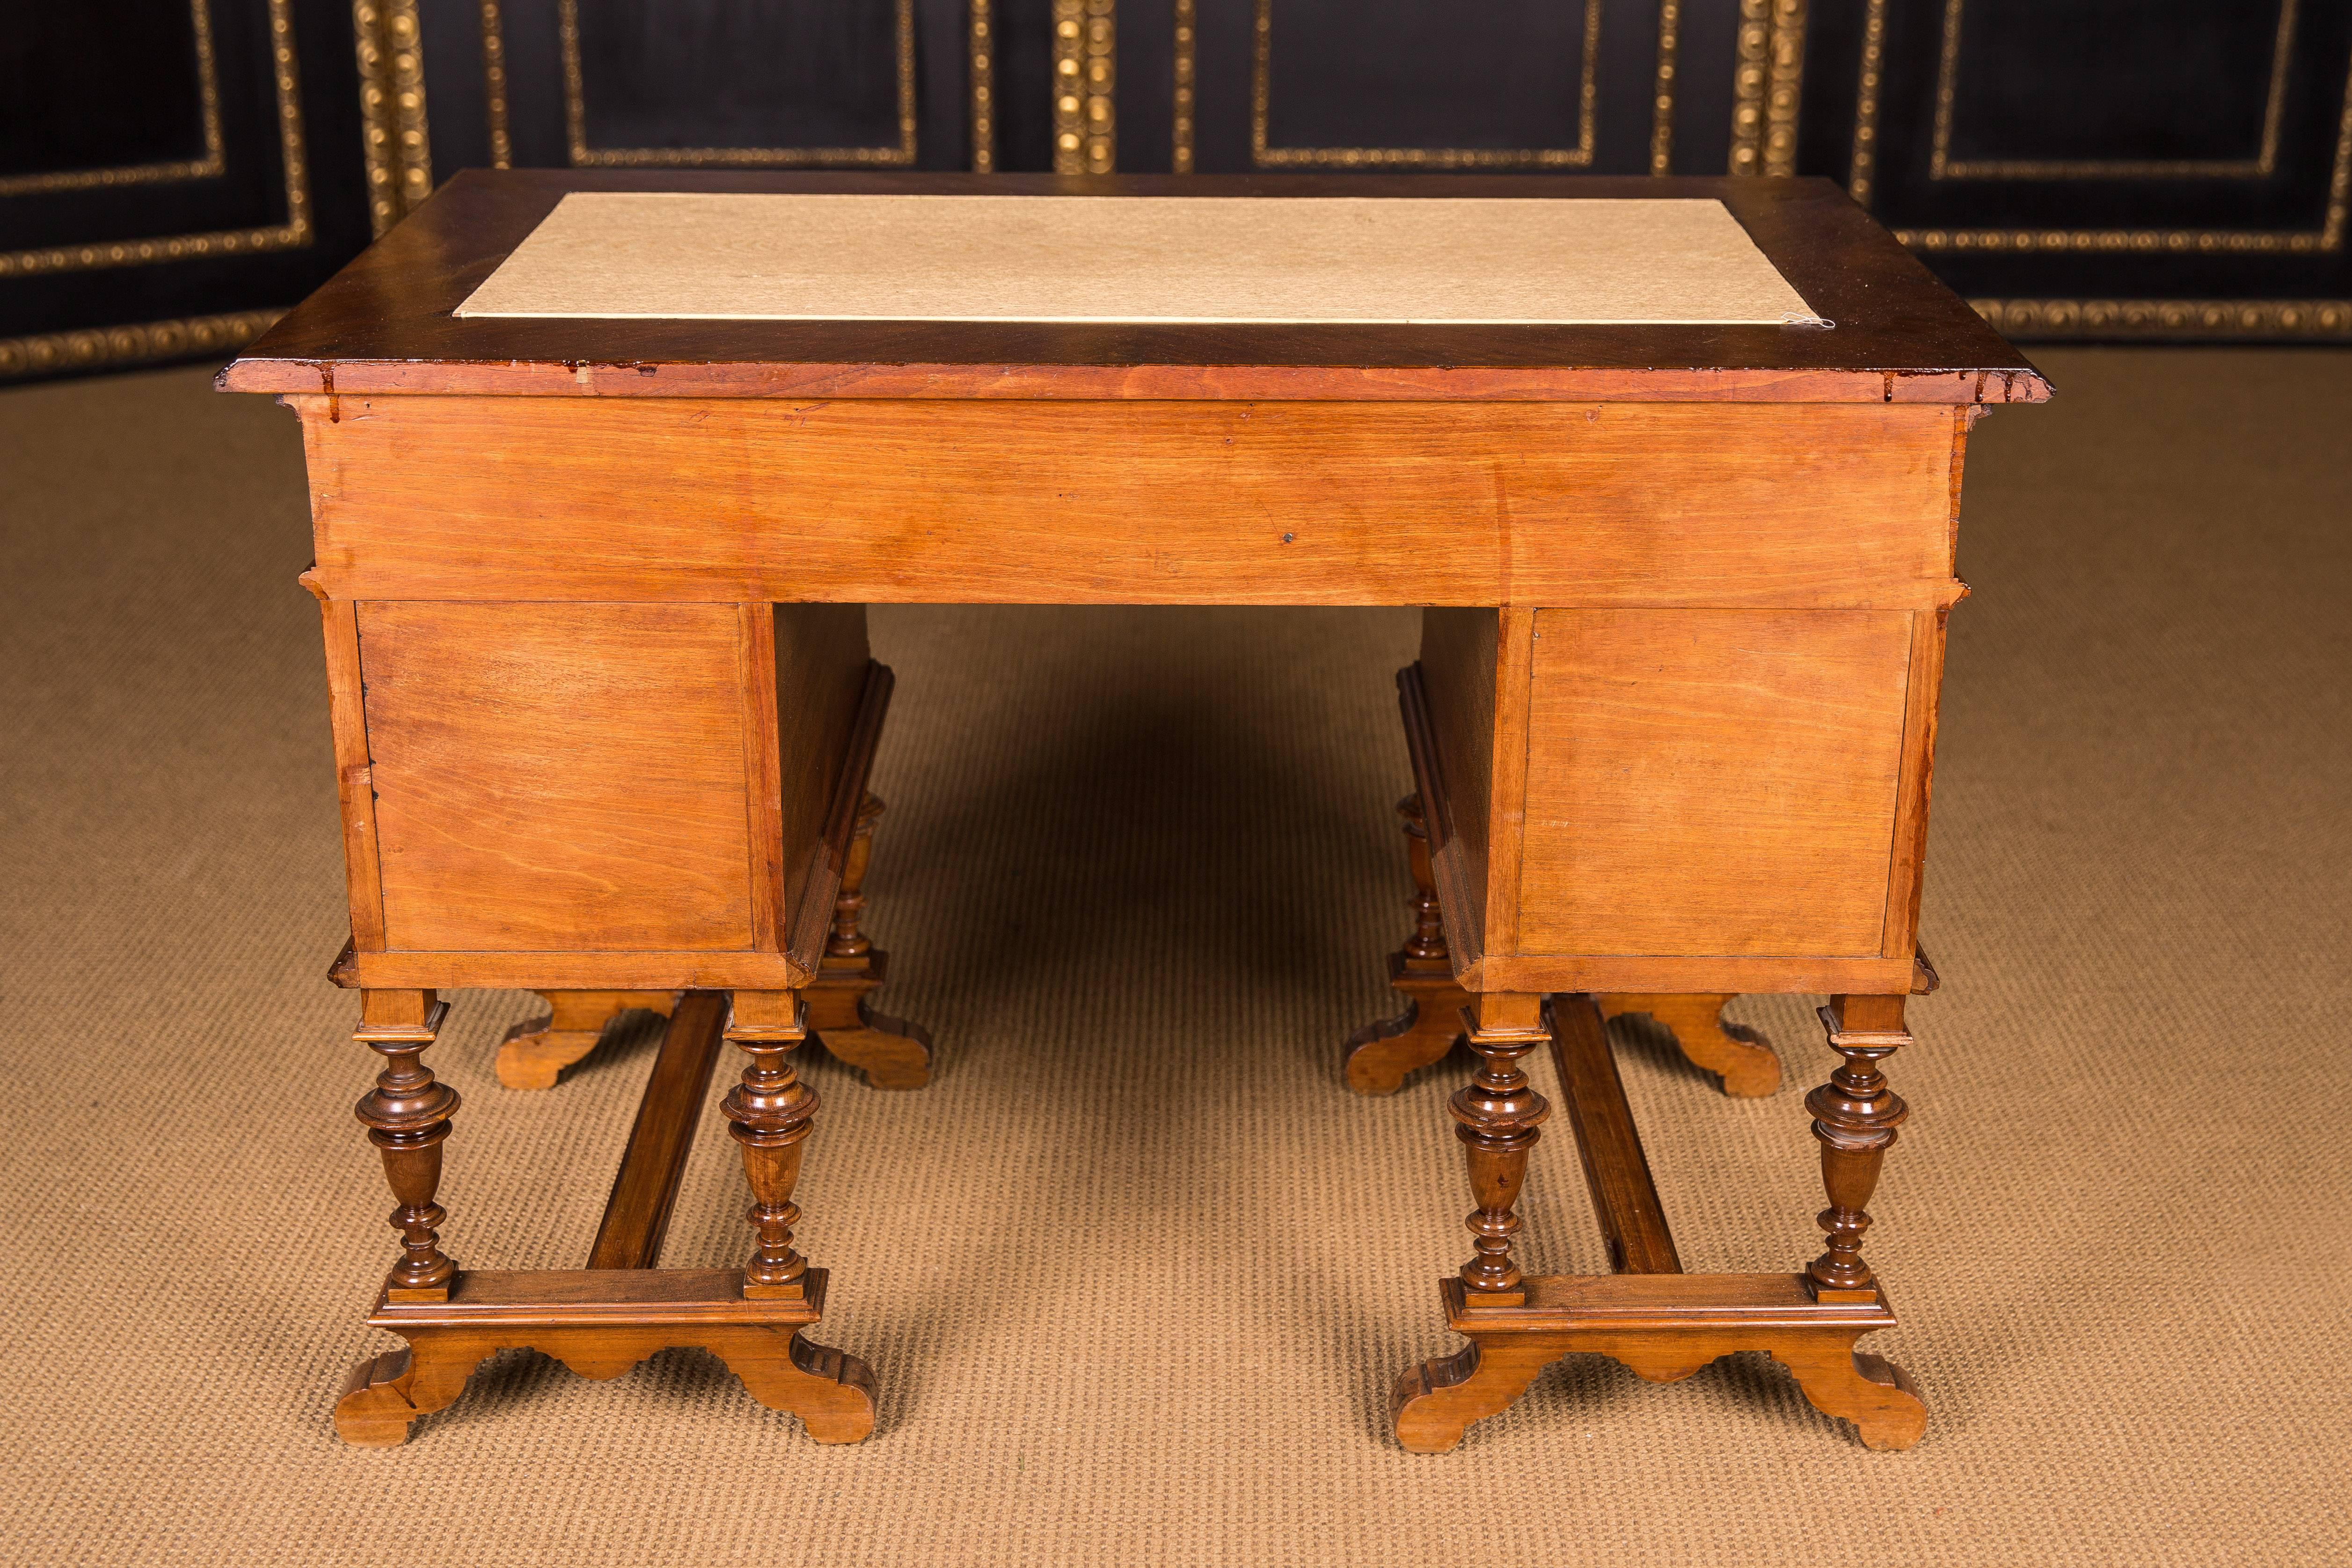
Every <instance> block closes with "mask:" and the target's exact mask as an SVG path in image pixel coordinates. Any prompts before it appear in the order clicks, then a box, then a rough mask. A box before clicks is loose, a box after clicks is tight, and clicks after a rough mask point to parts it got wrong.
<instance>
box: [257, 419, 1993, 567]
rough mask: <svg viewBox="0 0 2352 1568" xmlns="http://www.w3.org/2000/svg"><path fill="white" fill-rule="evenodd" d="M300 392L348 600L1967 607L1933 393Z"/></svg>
mask: <svg viewBox="0 0 2352 1568" xmlns="http://www.w3.org/2000/svg"><path fill="white" fill-rule="evenodd" d="M300 402H301V404H302V406H303V410H304V413H305V414H306V415H307V416H308V417H307V419H306V428H307V432H308V436H309V441H310V471H311V475H312V482H313V486H314V489H313V496H312V503H313V513H314V516H315V517H316V518H317V534H316V543H317V550H318V561H319V566H318V570H319V573H320V579H321V580H323V581H324V582H325V583H326V584H327V585H328V587H329V591H331V593H333V594H334V595H336V596H337V597H344V598H356V599H422V598H435V599H442V598H462V599H472V598H496V599H516V598H542V597H543V598H599V599H614V600H642V599H650V598H664V599H672V598H675V599H726V600H730V601H760V600H766V601H778V602H787V601H808V600H828V601H842V602H883V603H889V602H924V603H939V602H944V603H1004V602H1023V603H1113V604H1117V603H1171V604H1204V603H1205V604H1316V603H1323V604H1330V603H1339V604H1455V605H1477V604H1486V605H1492V604H1554V605H1557V604H1578V603H1583V604H1655V603H1660V602H1678V603H1697V604H1718V605H1722V604H1753V605H1790V604H1841V605H1894V606H1901V607H1903V608H1910V609H1916V608H1921V607H1925V606H1928V605H1932V604H1941V603H1944V602H1948V601H1949V598H1950V596H1951V595H1950V591H1949V577H1950V570H1951V556H1950V540H1949V535H1948V525H1949V522H1950V514H1951V465H1952V425H1951V419H1952V416H1951V413H1950V411H1949V410H1948V409H1946V408H1943V407H1940V406H1934V405H1905V404H1899V403H1898V404H1861V405H1854V404H1843V405H1818V404H1769V405H1757V404H1742V405H1737V406H1710V405H1706V404H1699V403H1637V404H1601V403H1559V404H1536V403H1478V404H1471V403H1379V404H1364V403H1359V404H1339V403H1313V402H1302V403H1264V402H1260V403H1231V404H1220V403H1206V402H946V401H940V402H884V401H864V400H845V401H841V402H823V401H815V402H802V401H798V400H786V399H775V400H769V399H718V400H703V399H696V398H676V399H671V398H648V399H618V398H584V399H564V398H521V397H490V398H446V397H409V396H370V397H350V396H345V397H339V398H337V399H333V400H329V399H325V398H304V399H302V400H300Z"/></svg>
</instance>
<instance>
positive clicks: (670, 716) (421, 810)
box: [359, 602, 752, 953]
mask: <svg viewBox="0 0 2352 1568" xmlns="http://www.w3.org/2000/svg"><path fill="white" fill-rule="evenodd" d="M359 622H360V659H361V667H362V677H363V679H364V681H365V685H366V706H367V727H368V729H367V733H368V750H369V755H370V768H371V773H372V776H373V783H374V789H375V797H376V800H375V805H376V824H377V833H378V841H379V843H380V846H381V865H382V875H383V905H384V933H385V938H386V942H387V945H388V946H390V947H392V948H394V949H395V950H400V949H408V950H425V951H462V950H469V949H498V950H502V951H523V952H572V953H578V952H596V951H628V950H641V951H642V950H678V949H740V948H748V947H750V946H752V924H751V837H750V829H749V826H748V821H747V814H746V802H747V797H748V794H749V790H748V788H747V783H746V776H745V756H746V747H745V706H744V698H743V685H742V665H743V659H744V648H743V636H742V629H741V620H740V616H739V613H738V612H737V609H736V607H735V606H734V605H731V604H726V605H718V604H709V605H705V604H548V603H523V604H446V603H396V602H394V603H387V602H373V603H363V604H362V605H361V606H360V607H359Z"/></svg>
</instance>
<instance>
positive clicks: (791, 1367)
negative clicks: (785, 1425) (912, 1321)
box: [709, 1329, 874, 1443]
mask: <svg viewBox="0 0 2352 1568" xmlns="http://www.w3.org/2000/svg"><path fill="white" fill-rule="evenodd" d="M709 1348H710V1349H711V1350H712V1351H713V1352H715V1353H716V1354H718V1356H719V1359H720V1360H721V1361H724V1362H725V1363H726V1364H727V1366H728V1370H730V1371H731V1372H732V1373H734V1374H735V1375H736V1376H737V1377H739V1378H740V1379H742V1381H743V1386H744V1387H745V1388H746V1389H748V1390H750V1391H751V1397H752V1398H754V1399H756V1400H758V1401H759V1402H760V1403H761V1404H762V1405H764V1406H767V1407H768V1408H769V1409H771V1410H782V1411H784V1412H786V1413H787V1414H790V1415H793V1416H799V1417H800V1418H801V1425H802V1426H803V1427H805V1428H807V1431H808V1435H809V1437H810V1438H811V1439H812V1440H814V1441H815V1442H819V1443H857V1442H863V1441H864V1440H865V1439H866V1437H869V1436H871V1435H872V1433H873V1431H874V1369H873V1368H872V1367H870V1366H868V1365H866V1363H865V1362H863V1361H861V1360H859V1359H858V1358H857V1357H856V1356H854V1355H851V1354H849V1353H848V1352H846V1351H840V1350H835V1349H834V1348H833V1347H832V1346H830V1345H824V1344H819V1343H816V1342H815V1341H814V1340H813V1339H811V1338H809V1337H808V1336H807V1335H806V1334H804V1333H799V1332H797V1331H795V1332H794V1333H792V1334H791V1336H790V1337H789V1338H788V1337H787V1336H786V1335H785V1333H784V1331H783V1330H782V1329H746V1330H744V1331H743V1332H741V1333H736V1334H729V1335H727V1336H724V1337H723V1338H713V1339H711V1340H710V1341H709Z"/></svg>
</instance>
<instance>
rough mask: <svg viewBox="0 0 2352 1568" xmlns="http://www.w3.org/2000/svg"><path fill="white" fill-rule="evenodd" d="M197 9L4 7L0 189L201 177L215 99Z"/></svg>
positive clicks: (215, 135)
mask: <svg viewBox="0 0 2352 1568" xmlns="http://www.w3.org/2000/svg"><path fill="white" fill-rule="evenodd" d="M206 9H207V8H206V7H204V6H192V5H189V4H188V0H117V3H116V4H113V5H107V6H104V7H102V8H101V7H99V6H95V5H91V6H82V5H16V6H11V7H10V8H9V10H8V13H7V19H6V25H5V26H0V192H16V191H23V190H26V189H27V188H32V189H51V190H54V189H60V188H71V187H73V186H76V185H100V184H105V185H111V184H118V183H156V182H159V181H163V180H168V179H190V178H196V177H200V175H201V174H202V173H203V172H211V171H212V168H213V166H214V165H215V164H216V163H217V162H218V156H219V152H220V139H221V133H220V125H219V113H218V110H217V107H216V106H217V103H218V100H219V95H220V94H219V81H218V69H217V67H216V65H215V61H214V58H213V47H212V38H211V36H210V34H211V26H210V18H209V17H208V16H207V15H206ZM100 106H103V108H104V112H93V110H98V109H100Z"/></svg>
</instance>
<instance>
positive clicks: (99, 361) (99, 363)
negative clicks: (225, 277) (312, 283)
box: [0, 307, 286, 382]
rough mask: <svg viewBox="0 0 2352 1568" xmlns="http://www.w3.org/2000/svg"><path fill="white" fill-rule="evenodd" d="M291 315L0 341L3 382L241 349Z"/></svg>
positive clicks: (233, 316) (257, 313) (270, 313)
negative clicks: (284, 317)
mask: <svg viewBox="0 0 2352 1568" xmlns="http://www.w3.org/2000/svg"><path fill="white" fill-rule="evenodd" d="M284 314H286V311H285V309H284V308H282V307H281V308H277V309H272V310H235V311H230V312H228V313H227V314H226V315H220V316H189V317H184V318H182V319H178V320H173V321H142V322H137V323H134V324H132V325H130V326H125V327H89V328H85V329H80V330H78V331H72V332H44V333H42V334H40V335H38V336H37V337H30V338H0V382H6V381H20V380H23V379H24V378H26V377H27V376H43V375H53V374H56V373H58V372H60V371H97V370H121V369H126V368H128V367H130V366H131V365H138V364H152V363H153V362H155V361H159V360H176V359H180V358H182V357H183V356H186V355H194V354H207V353H226V352H228V351H230V350H236V349H241V348H243V347H245V345H246V344H247V343H250V342H251V341H253V340H255V339H256V338H258V337H259V336H261V334H262V333H263V332H265V331H267V330H268V329H269V327H270V325H271V323H273V322H275V321H276V320H277V319H278V318H279V317H280V316H283V315H284Z"/></svg>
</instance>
